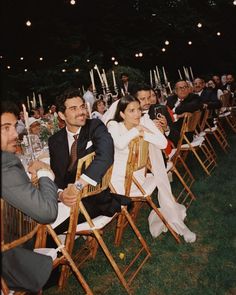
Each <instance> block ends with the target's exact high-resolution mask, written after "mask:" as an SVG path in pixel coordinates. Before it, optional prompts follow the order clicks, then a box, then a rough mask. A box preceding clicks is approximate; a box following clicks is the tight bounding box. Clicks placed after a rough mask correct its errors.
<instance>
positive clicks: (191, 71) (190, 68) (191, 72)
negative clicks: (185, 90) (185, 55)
mask: <svg viewBox="0 0 236 295" xmlns="http://www.w3.org/2000/svg"><path fill="white" fill-rule="evenodd" d="M189 70H190V74H191V77H192V81H193V80H194V76H193V70H192V67H189Z"/></svg>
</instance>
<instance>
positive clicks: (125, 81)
mask: <svg viewBox="0 0 236 295" xmlns="http://www.w3.org/2000/svg"><path fill="white" fill-rule="evenodd" d="M120 79H121V82H120V91H121V94H120V95H121V96H124V95H126V94H131V93H132V92H133V90H134V87H135V83H133V82H131V81H129V75H128V74H127V73H122V74H121V75H120Z"/></svg>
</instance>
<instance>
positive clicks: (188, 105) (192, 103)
mask: <svg viewBox="0 0 236 295" xmlns="http://www.w3.org/2000/svg"><path fill="white" fill-rule="evenodd" d="M177 100H178V97H177V95H176V94H175V95H172V96H169V97H167V106H168V107H169V108H170V109H173V108H174V106H175V103H176V102H177ZM201 109H202V101H201V98H200V97H199V95H197V94H194V93H190V94H189V95H188V96H187V97H186V98H185V99H184V100H183V101H182V102H180V104H179V105H178V106H177V107H176V109H175V114H177V115H180V114H183V113H185V112H188V113H194V112H195V111H197V110H201ZM182 123H183V118H180V119H178V121H176V122H174V126H175V128H176V129H177V130H178V131H179V132H181V128H182ZM186 135H187V137H188V139H189V140H190V141H192V139H193V133H192V132H188V133H187V134H186Z"/></svg>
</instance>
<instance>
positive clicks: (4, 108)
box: [1, 100, 20, 117]
mask: <svg viewBox="0 0 236 295" xmlns="http://www.w3.org/2000/svg"><path fill="white" fill-rule="evenodd" d="M4 113H11V114H14V115H15V116H16V117H18V116H19V113H20V110H19V108H18V106H17V105H16V104H15V103H14V102H12V101H10V100H5V101H4V100H3V101H1V115H2V114H4Z"/></svg>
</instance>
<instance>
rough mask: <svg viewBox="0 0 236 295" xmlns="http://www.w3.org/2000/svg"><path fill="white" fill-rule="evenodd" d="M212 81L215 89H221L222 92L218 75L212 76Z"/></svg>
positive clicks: (222, 86)
mask: <svg viewBox="0 0 236 295" xmlns="http://www.w3.org/2000/svg"><path fill="white" fill-rule="evenodd" d="M212 80H213V82H214V83H215V85H216V88H217V89H221V90H223V88H224V85H223V84H222V81H221V79H220V76H219V75H214V76H212Z"/></svg>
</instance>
